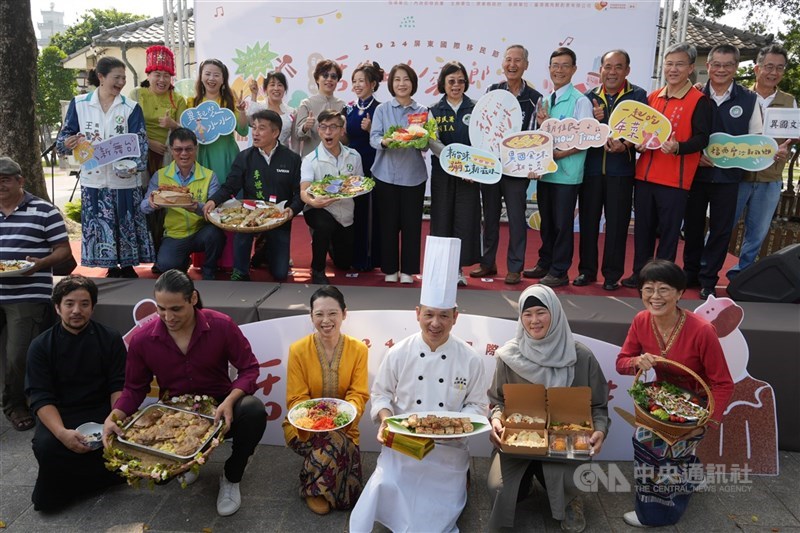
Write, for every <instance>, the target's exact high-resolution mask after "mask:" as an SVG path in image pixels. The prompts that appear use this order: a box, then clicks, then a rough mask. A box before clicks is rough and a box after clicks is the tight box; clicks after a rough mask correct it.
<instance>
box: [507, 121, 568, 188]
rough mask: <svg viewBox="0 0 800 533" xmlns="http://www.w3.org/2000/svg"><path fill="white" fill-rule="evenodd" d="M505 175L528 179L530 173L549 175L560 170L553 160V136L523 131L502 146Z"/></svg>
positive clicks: (509, 137) (510, 137) (540, 132)
mask: <svg viewBox="0 0 800 533" xmlns="http://www.w3.org/2000/svg"><path fill="white" fill-rule="evenodd" d="M500 162H501V163H502V165H503V174H505V175H507V176H515V177H518V178H527V177H528V173H530V172H535V173H537V174H548V173H550V172H555V171H556V170H558V164H556V162H555V160H554V159H553V136H552V135H550V134H549V133H547V132H544V131H538V130H537V131H521V132H519V133H514V134H511V135H509V136H507V137H506V138H505V139H503V142H502V143H501V144H500Z"/></svg>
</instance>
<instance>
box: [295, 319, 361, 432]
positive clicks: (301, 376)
mask: <svg viewBox="0 0 800 533" xmlns="http://www.w3.org/2000/svg"><path fill="white" fill-rule="evenodd" d="M342 338H343V339H344V346H343V348H342V356H341V358H340V360H339V368H338V374H339V385H338V387H337V391H336V397H337V398H339V399H342V400H346V401H348V402H350V403H352V404H353V405H355V406H356V418H355V420H353V422H351V423H350V425H349V426H348V428H347V437H348V438H349V439H350V440H352V441H353V442H354V443H356V444H358V422H359V420H361V415H362V414H363V413H364V406H365V405H366V403H367V401H368V400H369V385H368V375H369V374H368V371H367V346H366V345H365V344H364V343H363V342H361V341H359V340H358V339H354V338H353V337H350V336H349V335H342ZM286 374H287V378H286V407H287V410H291V409H292V407H294V406H295V405H296V404H297V403H299V402H304V401H306V400H310V399H312V398H320V397H322V396H323V393H322V365H321V363H320V358H319V355H318V353H317V348H316V345H315V343H314V335H313V334H311V335H308V336H307V337H303V338H302V339H300V340H298V341H296V342H295V343H293V344H292V345H291V346H290V347H289V364H288V369H287V372H286ZM283 435H284V438H285V440H286V443H287V444H288V443H289V442H291V440H292V439H293V438H295V437H297V438H299V439H300V440H301V441H305V440H308V438H309V437H310V436H311V434H310V433H309V432H307V431H299V430H298V429H297V428H295V427H294V426H293V425H291V424H290V423H289V420H288V419H284V421H283Z"/></svg>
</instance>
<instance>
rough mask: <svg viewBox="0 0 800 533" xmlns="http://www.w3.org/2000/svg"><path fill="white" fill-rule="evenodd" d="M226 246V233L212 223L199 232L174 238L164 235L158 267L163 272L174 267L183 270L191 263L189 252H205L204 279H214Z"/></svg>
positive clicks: (157, 261)
mask: <svg viewBox="0 0 800 533" xmlns="http://www.w3.org/2000/svg"><path fill="white" fill-rule="evenodd" d="M224 248H225V233H224V232H223V231H222V230H221V229H219V228H218V227H216V226H214V225H212V224H206V225H205V226H203V227H202V228H200V229H199V230H198V231H197V233H194V234H192V235H189V236H188V237H184V238H183V239H173V238H171V237H164V240H162V241H161V247H160V248H159V249H158V259H157V260H156V267H157V268H158V269H159V270H161V271H162V272H166V271H167V270H170V269H172V268H177V269H180V270H183V269H185V268H186V266H187V265H188V264H189V254H190V253H192V252H203V253H204V254H205V256H206V257H205V261H204V262H203V279H214V274H216V272H217V260H218V259H219V256H220V255H222V250H223V249H224Z"/></svg>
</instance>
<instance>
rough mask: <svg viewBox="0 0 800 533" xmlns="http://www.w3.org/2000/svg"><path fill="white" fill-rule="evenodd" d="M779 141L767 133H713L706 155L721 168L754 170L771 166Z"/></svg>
mask: <svg viewBox="0 0 800 533" xmlns="http://www.w3.org/2000/svg"><path fill="white" fill-rule="evenodd" d="M777 152H778V143H777V142H775V139H773V138H771V137H767V136H765V135H728V134H727V133H712V134H711V137H710V139H709V143H708V146H707V147H706V149H705V154H706V156H707V157H708V158H709V159H711V161H713V162H714V166H716V167H720V168H743V169H745V170H750V171H753V172H756V171H759V170H764V169H765V168H769V167H770V166H771V165H772V163H773V162H774V161H775V154H776V153H777Z"/></svg>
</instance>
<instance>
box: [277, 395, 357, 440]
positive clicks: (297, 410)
mask: <svg viewBox="0 0 800 533" xmlns="http://www.w3.org/2000/svg"><path fill="white" fill-rule="evenodd" d="M356 412H357V411H356V406H355V405H353V404H352V403H350V402H348V401H345V400H340V399H339V398H315V399H313V400H306V401H304V402H300V403H298V404H297V405H295V406H294V407H292V409H291V410H290V411H289V414H287V415H286V416H287V417H288V418H289V423H290V424H291V425H293V426H294V427H296V428H297V429H302V430H303V431H310V432H312V433H322V432H325V431H336V430H337V429H342V428H343V427H345V426H347V425H348V424H350V423H351V422H352V421H353V420H355V418H356Z"/></svg>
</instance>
